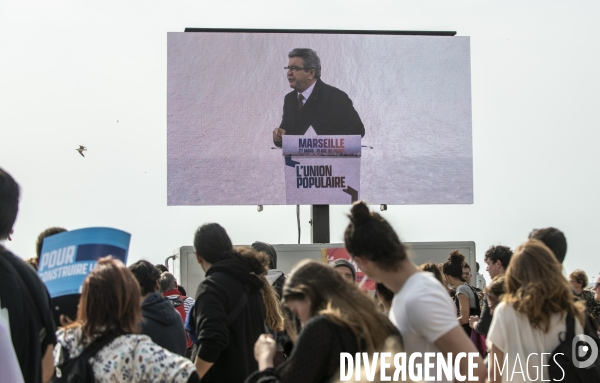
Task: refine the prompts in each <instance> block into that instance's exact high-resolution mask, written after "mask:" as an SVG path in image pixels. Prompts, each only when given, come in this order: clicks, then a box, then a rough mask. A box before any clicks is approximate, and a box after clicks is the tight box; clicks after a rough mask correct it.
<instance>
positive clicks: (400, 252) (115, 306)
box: [0, 169, 600, 383]
mask: <svg viewBox="0 0 600 383" xmlns="http://www.w3.org/2000/svg"><path fill="white" fill-rule="evenodd" d="M19 193H20V192H19V187H18V184H17V183H16V182H15V180H14V179H13V178H12V177H11V176H10V175H9V174H8V173H6V172H5V171H4V170H2V169H0V239H5V238H7V237H8V235H9V234H10V233H11V230H12V226H13V224H14V222H15V219H16V216H17V211H18V203H19ZM63 231H65V229H62V228H51V229H49V230H46V231H44V232H43V233H42V234H41V235H40V237H39V239H38V243H37V244H36V248H37V249H38V258H39V253H40V249H41V247H42V244H43V241H44V238H47V237H48V236H51V235H55V234H57V233H60V232H63ZM344 242H345V247H346V249H347V251H348V253H349V254H350V256H351V259H349V260H342V259H340V260H337V261H335V262H333V263H331V264H329V265H328V264H325V263H321V262H317V261H312V260H304V261H302V262H300V263H298V264H297V265H296V266H295V267H294V268H293V270H292V271H291V272H290V273H289V275H286V274H285V273H283V272H282V271H279V270H277V253H276V251H275V249H274V248H273V246H271V245H269V244H267V243H264V242H255V243H254V244H252V246H250V247H234V246H233V244H232V241H231V239H230V237H229V236H228V234H227V232H226V230H225V229H224V228H223V227H222V226H220V225H219V224H217V223H208V224H204V225H202V226H200V227H199V228H198V229H197V230H196V232H195V234H194V248H195V254H196V257H197V261H198V264H199V265H200V267H201V268H202V269H203V270H204V272H205V279H204V280H203V281H202V282H201V283H200V285H199V286H198V288H197V292H196V294H195V295H194V296H193V297H190V296H187V293H186V292H185V289H183V288H182V286H180V285H178V283H177V279H176V278H175V276H174V275H173V274H172V273H170V272H169V270H168V269H167V268H166V267H164V266H162V265H153V264H152V263H150V262H148V261H145V260H140V261H138V262H135V263H133V264H131V265H130V266H129V267H127V266H125V265H124V264H123V263H122V262H121V261H119V260H117V259H114V258H113V257H110V256H106V257H103V258H100V259H99V260H98V264H97V266H96V267H95V268H94V269H93V271H91V272H90V273H89V275H88V276H87V278H86V279H85V281H84V283H83V286H82V288H81V294H73V295H71V296H68V297H66V298H62V300H60V301H57V300H53V299H51V298H50V296H49V295H48V292H47V290H46V287H45V286H44V283H43V282H42V281H41V280H40V278H39V277H38V276H37V273H36V271H35V269H36V267H37V259H36V258H35V257H34V258H33V259H30V260H28V262H27V263H26V262H24V261H23V260H21V259H20V258H19V257H17V256H15V255H14V254H12V253H11V252H10V251H9V250H7V249H6V248H4V247H2V246H0V348H1V353H0V371H1V372H0V382H11V383H13V382H16V383H19V382H35V383H39V382H49V381H68V380H61V379H67V378H68V377H69V376H71V375H70V372H71V371H73V367H72V366H73V365H74V363H75V362H80V361H82V362H81V363H83V365H87V366H88V367H89V369H90V372H89V373H91V374H93V379H94V380H95V381H96V382H200V381H202V382H205V383H210V382H234V383H235V382H239V383H242V382H246V383H277V382H282V383H287V382H303V383H305V382H337V381H339V380H340V373H341V371H340V370H341V369H344V366H343V362H341V359H340V355H341V354H342V353H348V354H350V355H356V354H357V353H361V354H362V355H373V353H376V352H381V351H388V352H392V353H397V352H403V353H406V355H407V356H413V357H414V356H417V355H419V356H422V355H425V353H436V354H435V355H436V357H435V358H447V359H448V360H446V362H450V363H453V364H454V363H455V364H456V368H455V370H454V373H455V376H458V375H472V376H473V377H474V378H475V379H476V380H477V381H481V382H483V381H486V380H489V381H491V382H505V381H513V382H526V381H535V380H538V378H536V379H535V380H534V379H531V377H533V376H537V377H539V376H540V374H542V375H541V376H542V377H543V376H544V375H543V374H544V373H545V376H546V377H548V374H549V373H550V372H551V371H548V367H545V366H548V360H547V359H545V360H543V359H542V360H540V361H539V363H537V364H535V363H531V364H530V363H527V366H526V367H525V368H524V370H525V371H523V372H522V373H521V374H517V375H516V376H515V375H514V374H513V375H512V376H511V377H510V379H508V378H507V376H506V374H504V375H503V371H502V370H501V368H500V367H501V366H502V365H503V363H508V365H509V366H513V365H515V364H516V363H518V359H519V356H520V357H521V358H523V357H524V356H525V357H526V356H527V355H531V354H542V353H547V354H548V355H550V354H551V353H552V352H553V351H554V350H555V349H556V348H557V347H559V346H560V345H561V344H562V342H563V340H564V333H565V332H568V331H571V332H573V333H574V334H586V335H590V336H592V338H593V340H594V341H595V342H597V341H598V337H597V335H598V334H597V331H599V330H600V328H599V324H600V323H599V319H600V303H599V299H600V277H598V279H597V280H596V282H595V285H594V287H593V288H591V289H590V288H588V283H589V281H588V276H587V275H586V273H585V272H584V271H583V270H580V269H578V270H574V271H573V272H571V273H570V274H569V275H568V278H565V277H564V276H563V267H562V262H563V260H564V258H565V255H566V251H567V246H566V239H565V236H564V234H563V233H562V232H561V231H560V230H557V229H555V228H547V229H541V230H534V231H533V232H532V233H531V234H530V235H529V238H528V240H527V241H525V242H524V243H523V244H521V245H520V246H518V247H517V248H516V249H515V250H514V251H513V250H511V249H510V248H509V247H507V246H502V245H495V246H491V247H490V248H489V249H488V250H487V251H486V252H485V257H484V262H485V264H486V271H487V272H488V273H489V277H490V278H491V283H490V284H489V285H487V286H486V281H485V278H483V275H482V274H480V273H479V263H476V264H475V272H476V275H475V281H474V282H475V283H474V284H472V283H471V282H473V280H472V277H473V274H472V269H471V267H470V265H469V264H468V263H466V261H465V256H464V255H463V254H461V253H460V252H459V251H458V250H457V251H453V252H452V253H451V254H449V257H448V260H447V261H446V262H444V263H441V264H436V263H426V264H422V265H415V264H414V263H413V262H412V261H411V258H410V256H409V249H408V248H407V246H405V244H403V243H402V242H401V241H400V238H399V236H398V234H397V233H396V232H395V231H394V230H393V228H392V227H391V225H390V224H389V223H388V222H387V221H386V220H385V219H384V218H382V217H381V216H380V215H379V214H377V213H374V212H371V211H370V210H369V208H368V206H367V205H366V204H365V203H364V202H357V203H355V204H354V205H353V206H352V208H351V212H350V222H349V224H348V226H347V228H346V231H345V233H344ZM357 268H358V269H359V270H360V271H362V272H363V273H364V274H365V275H366V276H368V277H369V278H371V279H372V280H373V281H374V282H376V285H375V286H376V290H375V296H372V295H371V294H369V293H368V292H365V291H364V290H362V289H361V288H360V287H359V285H358V284H357V282H356V280H357ZM188 287H190V288H191V287H192V286H188ZM193 288H195V286H193ZM461 353H467V354H469V353H470V355H476V357H474V358H473V360H472V362H474V364H471V363H468V360H467V358H460V357H459V355H461ZM441 355H443V356H441ZM542 358H544V357H543V356H542ZM493 361H498V362H499V364H495V363H493ZM528 361H529V359H528ZM598 363H600V362H598V361H597V364H598ZM341 364H342V365H341ZM523 365H524V364H523ZM435 366H436V363H435V361H434V362H433V364H431V365H428V364H424V365H423V371H422V375H423V376H425V375H433V376H435V375H436V374H435V369H434V367H435ZM376 368H377V370H378V371H379V370H380V369H387V368H390V369H391V370H390V371H393V369H394V366H393V365H392V366H385V365H383V364H381V365H379V364H378V365H377V366H376ZM522 370H523V367H522ZM588 370H589V371H587V373H594V372H593V371H591V370H590V369H588ZM590 371H591V372H590ZM578 373H579V372H578ZM357 374H358V373H357ZM567 374H571V375H573V376H575V372H570V371H567ZM388 375H392V374H391V373H388ZM376 376H377V379H379V376H380V375H379V374H377V375H376ZM360 378H361V377H360V374H359V375H357V376H354V378H353V379H356V380H360ZM599 378H600V376H599ZM362 380H364V377H363V379H362ZM408 380H410V378H408V379H407V381H408ZM453 380H454V379H453V378H450V379H449V378H448V377H447V376H446V377H444V376H442V377H441V379H438V380H436V381H440V382H452V381H453ZM539 380H540V381H541V380H542V379H539ZM565 381H568V380H565Z"/></svg>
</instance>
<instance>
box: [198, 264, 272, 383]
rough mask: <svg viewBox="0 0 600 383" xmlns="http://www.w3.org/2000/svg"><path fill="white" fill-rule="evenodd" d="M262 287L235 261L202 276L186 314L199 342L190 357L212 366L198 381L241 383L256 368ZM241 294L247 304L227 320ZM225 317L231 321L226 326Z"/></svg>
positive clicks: (261, 318) (216, 267) (203, 382)
mask: <svg viewBox="0 0 600 383" xmlns="http://www.w3.org/2000/svg"><path fill="white" fill-rule="evenodd" d="M262 287H263V283H262V281H261V280H260V279H259V278H258V277H257V276H256V275H253V274H250V269H249V267H248V266H247V265H246V264H245V263H244V262H243V261H240V260H237V259H227V260H223V261H220V262H217V263H215V264H213V265H212V266H211V267H210V269H208V271H207V272H206V279H205V280H204V281H202V282H201V283H200V286H198V292H197V294H196V304H195V305H194V307H193V309H192V310H191V311H190V315H192V318H191V320H193V323H195V327H196V333H197V335H198V341H199V345H198V346H197V347H196V349H195V350H194V353H193V355H197V356H198V357H199V358H200V359H202V360H204V361H206V362H212V363H214V365H213V366H212V367H211V368H210V370H208V372H207V373H206V374H205V375H204V376H203V377H202V383H210V382H230V383H236V382H240V383H241V382H243V381H244V379H246V377H247V376H248V375H250V373H252V372H253V371H254V370H256V369H257V368H258V364H257V362H256V360H255V359H254V343H255V342H256V340H257V339H258V337H259V336H260V334H262V333H263V332H264V322H265V314H264V305H263V301H262V295H261V292H260V289H261V288H262ZM244 291H246V296H247V302H246V303H245V304H244V305H243V308H242V310H241V311H240V313H239V314H238V315H237V316H236V317H235V318H231V317H230V314H231V312H232V311H234V309H235V308H236V306H237V305H238V304H239V303H240V301H241V299H242V296H243V295H244V294H243V292H244ZM228 317H230V318H229V319H230V320H232V321H231V323H230V324H228V323H227V322H228Z"/></svg>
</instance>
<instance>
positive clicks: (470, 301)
mask: <svg viewBox="0 0 600 383" xmlns="http://www.w3.org/2000/svg"><path fill="white" fill-rule="evenodd" d="M465 264H466V263H465V256H464V255H463V254H461V252H460V251H458V250H454V251H453V252H452V253H450V257H448V260H447V261H446V263H444V267H443V270H444V277H445V278H446V284H448V285H450V286H452V287H454V288H455V289H456V293H455V294H454V303H455V305H456V312H457V315H456V316H457V319H458V323H459V324H460V325H461V326H462V328H463V330H465V333H466V334H467V335H468V336H471V326H469V318H470V316H471V315H473V316H479V315H481V308H480V306H479V298H478V297H477V295H475V292H474V291H473V289H471V287H470V286H469V284H468V283H467V281H466V280H465V278H464V276H463V267H464V265H465Z"/></svg>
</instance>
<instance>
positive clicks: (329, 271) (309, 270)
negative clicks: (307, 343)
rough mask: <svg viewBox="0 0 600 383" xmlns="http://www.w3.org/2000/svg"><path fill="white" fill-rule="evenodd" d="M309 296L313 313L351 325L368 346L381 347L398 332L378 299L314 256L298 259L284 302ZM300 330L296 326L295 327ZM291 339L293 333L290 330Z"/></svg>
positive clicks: (284, 288) (368, 348)
mask: <svg viewBox="0 0 600 383" xmlns="http://www.w3.org/2000/svg"><path fill="white" fill-rule="evenodd" d="M304 298H308V299H309V300H310V305H311V307H310V315H311V317H312V316H315V315H327V316H328V317H329V318H330V319H331V321H332V322H333V323H335V324H337V325H339V326H345V327H348V328H349V329H350V330H351V331H352V332H353V333H354V336H355V337H356V339H357V342H358V347H359V349H360V348H361V343H362V342H361V341H364V344H365V345H366V347H367V350H366V351H367V352H374V351H377V350H379V349H380V348H381V347H382V346H383V343H384V341H385V339H386V338H387V337H388V336H390V335H392V334H396V330H395V328H394V326H393V325H392V324H391V322H390V321H389V320H388V318H387V317H386V316H385V315H383V314H381V313H379V312H378V311H377V310H376V305H375V300H373V299H372V298H370V297H369V296H367V295H366V294H365V293H364V292H363V291H361V290H360V289H359V288H358V287H357V286H356V285H355V284H353V283H349V282H348V281H346V280H344V279H343V277H342V276H341V275H340V274H338V273H337V272H336V271H335V270H334V269H333V268H331V267H329V266H327V265H325V264H323V263H320V262H317V261H313V260H304V261H301V262H300V263H298V265H296V267H294V269H293V270H292V272H291V273H290V276H289V277H288V279H287V280H286V282H285V285H284V286H283V302H284V303H285V302H289V301H292V300H299V299H304ZM296 330H297V329H296ZM289 335H290V337H291V338H292V339H294V338H295V335H296V334H294V333H291V334H289Z"/></svg>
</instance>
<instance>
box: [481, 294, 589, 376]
mask: <svg viewBox="0 0 600 383" xmlns="http://www.w3.org/2000/svg"><path fill="white" fill-rule="evenodd" d="M565 321H566V316H565V315H562V317H561V314H559V313H555V314H553V315H552V317H551V319H550V328H549V330H548V332H547V333H544V332H543V331H542V330H541V329H534V328H533V327H531V325H530V324H529V319H527V316H526V315H525V314H523V313H520V312H517V311H516V310H515V309H514V308H513V306H512V305H511V304H506V303H504V302H502V303H500V304H499V305H498V306H497V307H496V309H495V310H494V318H493V319H492V324H491V325H490V330H489V332H488V337H487V346H488V348H489V349H491V348H492V344H494V345H495V346H496V347H497V348H499V349H500V350H501V351H502V352H504V358H505V359H507V364H506V367H505V369H504V373H502V382H515V383H520V382H530V381H540V382H541V381H543V380H542V378H543V379H545V380H546V381H547V380H548V379H550V378H549V375H548V367H543V371H544V372H543V374H544V375H543V376H541V373H540V370H541V368H542V367H541V366H542V363H541V362H542V360H541V357H542V355H541V354H542V353H552V351H554V349H555V348H556V347H557V346H558V345H559V344H560V340H559V334H560V333H561V332H564V331H566V323H565ZM582 333H583V328H582V326H581V323H579V321H578V320H575V334H582ZM535 354H537V355H535ZM517 355H518V360H517ZM529 355H531V356H530V357H529ZM528 357H529V363H527V358H528ZM549 360H550V355H549V354H547V355H544V362H543V364H544V365H548V361H549ZM488 363H489V365H490V367H489V368H490V377H493V373H494V370H492V369H491V368H492V363H493V360H491V359H490V360H489V361H488ZM500 367H502V366H500ZM513 370H514V374H513ZM520 371H522V372H523V373H520ZM527 374H529V376H528V375H527ZM529 378H530V379H529Z"/></svg>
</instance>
